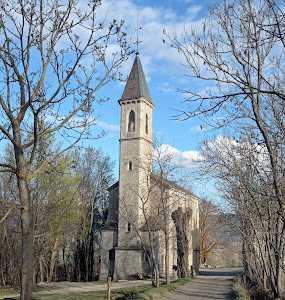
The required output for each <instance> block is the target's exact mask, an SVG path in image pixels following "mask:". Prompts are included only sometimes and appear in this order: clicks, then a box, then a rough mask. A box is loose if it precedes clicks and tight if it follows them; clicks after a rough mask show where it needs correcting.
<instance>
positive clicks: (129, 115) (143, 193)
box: [100, 54, 199, 280]
mask: <svg viewBox="0 0 285 300" xmlns="http://www.w3.org/2000/svg"><path fill="white" fill-rule="evenodd" d="M118 102H119V104H120V106H121V129H120V130H121V136H120V170H119V181H118V182H116V183H115V184H113V185H112V186H111V187H109V189H108V191H109V210H108V219H107V225H106V226H105V227H104V228H103V229H102V242H101V269H100V279H101V280H104V279H106V278H107V277H108V276H112V278H113V279H115V280H119V279H129V278H132V277H134V276H138V275H140V274H142V275H147V274H150V273H151V271H152V270H151V265H152V264H151V263H150V261H151V259H150V253H152V256H151V257H152V260H153V259H155V261H156V263H157V265H158V268H159V275H160V276H161V277H163V276H165V265H166V263H165V262H166V261H167V260H166V259H165V255H166V246H167V248H168V251H167V252H168V253H169V254H168V256H167V257H168V268H169V272H170V273H169V274H170V276H174V275H175V276H176V274H177V273H175V272H176V270H177V268H179V265H181V264H183V266H184V267H186V268H188V269H190V268H191V266H193V268H194V269H195V271H196V272H198V268H199V212H198V201H199V199H198V198H197V197H196V196H195V195H193V194H191V193H190V192H189V191H187V190H184V189H183V188H181V187H180V186H178V185H176V184H175V183H174V182H172V181H168V180H165V179H164V178H163V177H162V176H158V175H155V174H153V173H152V112H153V109H154V108H155V105H154V104H153V102H152V99H151V96H150V93H149V89H148V86H147V82H146V79H145V76H144V72H143V69H142V65H141V62H140V58H139V55H138V54H136V58H135V60H134V63H133V66H132V69H131V72H130V75H129V77H128V80H127V84H126V87H125V90H124V92H123V95H122V97H121V99H120V100H119V101H118ZM185 216H186V217H185ZM187 216H188V217H187ZM179 222H180V225H179ZM182 232H184V236H183V235H182V234H181V233H182ZM166 233H167V235H166ZM165 237H167V239H165ZM181 245H182V246H183V245H184V246H183V247H184V248H183V249H180V248H181V247H182V246H181ZM177 266H178V267H177Z"/></svg>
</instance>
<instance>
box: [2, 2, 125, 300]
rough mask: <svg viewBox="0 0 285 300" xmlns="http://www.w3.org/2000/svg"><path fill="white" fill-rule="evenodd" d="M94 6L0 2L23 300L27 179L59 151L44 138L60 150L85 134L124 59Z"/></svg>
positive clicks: (112, 27) (117, 32)
mask: <svg viewBox="0 0 285 300" xmlns="http://www.w3.org/2000/svg"><path fill="white" fill-rule="evenodd" d="M100 6H101V1H100V0H90V1H82V2H80V1H77V0H64V1H57V0H54V1H53V0H52V1H46V0H32V1H27V0H15V1H9V0H8V1H0V7H1V14H0V71H1V72H0V74H1V75H0V81H1V83H2V84H1V92H0V131H1V133H2V135H1V140H6V141H7V142H8V143H11V145H12V146H13V149H14V157H15V165H12V164H9V163H7V162H6V161H1V162H0V172H7V171H9V172H12V173H14V174H16V176H17V182H18V187H19V197H20V200H21V201H20V202H21V209H22V216H21V220H22V229H23V240H22V248H23V255H22V258H23V259H22V293H21V299H32V292H31V288H32V287H31V286H32V265H33V264H32V260H33V251H32V248H33V246H32V245H33V226H32V224H33V220H32V208H31V199H30V191H29V181H30V180H31V178H33V177H34V176H35V175H36V174H38V173H39V172H40V171H41V170H42V169H43V167H44V166H45V165H46V164H47V163H48V161H51V160H52V159H55V158H56V157H58V156H59V155H60V154H61V153H62V151H63V150H64V149H62V148H61V149H59V148H58V149H56V150H55V151H53V152H52V151H51V148H50V147H48V144H46V141H47V138H48V136H49V135H50V134H52V133H55V132H57V135H61V137H62V138H63V140H64V141H65V144H64V145H65V146H66V147H65V149H66V148H70V147H71V146H72V145H74V144H75V143H76V142H78V141H79V140H80V139H81V138H84V137H88V134H89V132H88V128H89V125H92V124H94V122H95V119H94V117H93V113H94V111H93V109H94V104H95V103H100V102H101V101H102V100H100V99H99V98H98V97H97V95H96V92H97V91H98V90H99V89H100V88H101V87H102V86H104V85H105V84H107V83H108V82H109V81H110V80H114V79H115V78H116V76H119V75H120V74H119V72H118V71H119V67H120V64H121V63H122V61H124V60H125V59H126V57H127V55H128V44H127V42H126V39H125V36H126V35H125V33H124V32H123V31H122V25H123V21H117V20H112V21H111V23H109V24H105V23H106V15H104V14H105V12H102V11H100V9H101V8H100ZM102 14H103V16H102ZM110 44H113V45H115V47H114V48H115V49H117V50H116V51H115V52H114V53H111V52H110V51H109V48H108V45H110ZM39 152H40V154H38V153H39ZM36 155H39V157H38V158H39V159H37V163H36V164H34V162H35V156H36Z"/></svg>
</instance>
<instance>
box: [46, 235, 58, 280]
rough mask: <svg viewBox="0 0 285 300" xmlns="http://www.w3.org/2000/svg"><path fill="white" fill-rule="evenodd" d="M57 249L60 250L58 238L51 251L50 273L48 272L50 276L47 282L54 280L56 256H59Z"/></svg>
mask: <svg viewBox="0 0 285 300" xmlns="http://www.w3.org/2000/svg"><path fill="white" fill-rule="evenodd" d="M57 248H58V237H56V239H55V242H54V244H53V247H52V249H51V256H50V263H49V272H48V273H49V274H48V277H47V282H51V280H52V276H53V271H54V266H55V260H56V255H57Z"/></svg>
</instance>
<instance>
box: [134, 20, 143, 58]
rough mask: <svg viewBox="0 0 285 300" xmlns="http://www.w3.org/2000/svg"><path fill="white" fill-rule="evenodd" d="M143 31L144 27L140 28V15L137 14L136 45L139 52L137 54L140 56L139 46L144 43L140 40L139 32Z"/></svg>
mask: <svg viewBox="0 0 285 300" xmlns="http://www.w3.org/2000/svg"><path fill="white" fill-rule="evenodd" d="M140 29H142V27H139V14H137V29H136V32H137V40H136V41H135V42H134V44H135V45H137V52H136V54H139V44H140V43H141V42H142V41H140V40H139V30H140Z"/></svg>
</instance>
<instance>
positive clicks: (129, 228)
mask: <svg viewBox="0 0 285 300" xmlns="http://www.w3.org/2000/svg"><path fill="white" fill-rule="evenodd" d="M130 231H131V223H130V222H128V232H130Z"/></svg>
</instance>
